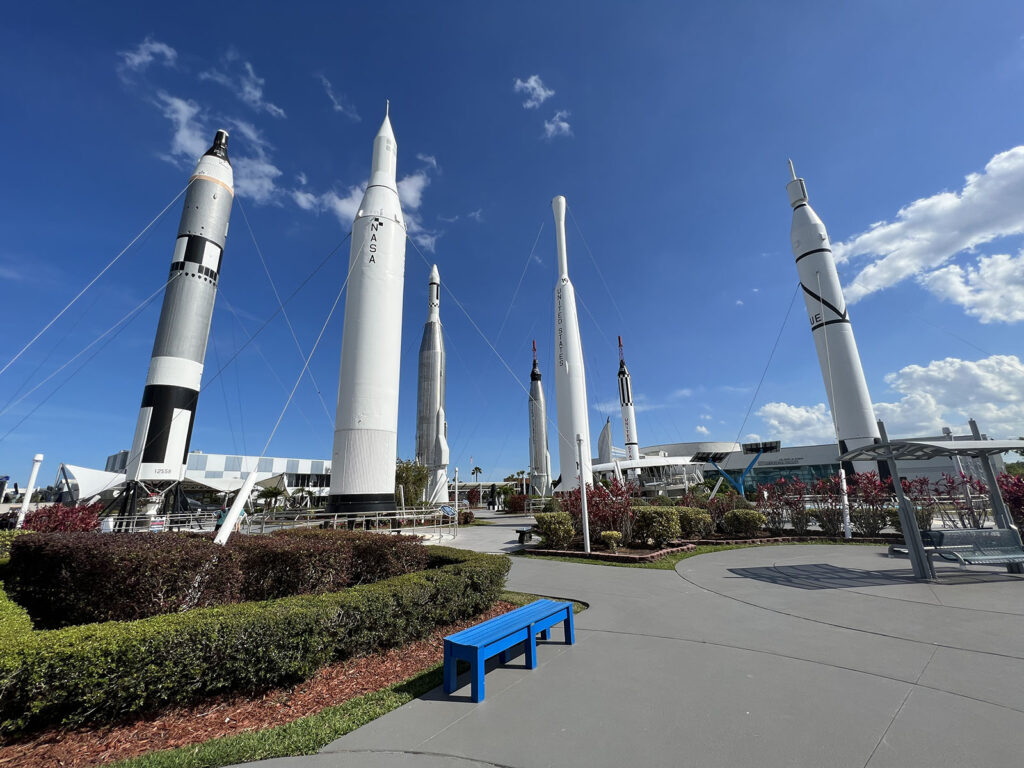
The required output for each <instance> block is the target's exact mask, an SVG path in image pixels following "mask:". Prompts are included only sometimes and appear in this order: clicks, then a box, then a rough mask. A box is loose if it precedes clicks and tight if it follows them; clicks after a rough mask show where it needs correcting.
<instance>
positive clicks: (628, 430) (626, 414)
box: [619, 336, 640, 461]
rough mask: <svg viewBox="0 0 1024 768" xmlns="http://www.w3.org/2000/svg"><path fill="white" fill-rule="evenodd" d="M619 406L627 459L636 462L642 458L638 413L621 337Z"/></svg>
mask: <svg viewBox="0 0 1024 768" xmlns="http://www.w3.org/2000/svg"><path fill="white" fill-rule="evenodd" d="M619 406H620V407H621V408H622V434H623V435H624V436H625V440H626V458H627V459H629V460H630V461H636V460H637V459H639V458H640V443H639V442H638V440H637V435H636V412H635V410H634V409H633V384H632V382H631V381H630V378H629V369H627V368H626V358H625V357H624V356H623V354H622V337H621V336H619Z"/></svg>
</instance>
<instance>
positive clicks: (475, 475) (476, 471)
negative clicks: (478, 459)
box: [469, 467, 484, 480]
mask: <svg viewBox="0 0 1024 768" xmlns="http://www.w3.org/2000/svg"><path fill="white" fill-rule="evenodd" d="M483 473H484V471H483V470H482V469H480V467H473V471H472V472H470V473H469V474H471V475H472V476H473V479H474V480H476V479H477V478H479V477H480V475H482V474H483Z"/></svg>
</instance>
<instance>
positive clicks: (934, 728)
mask: <svg viewBox="0 0 1024 768" xmlns="http://www.w3.org/2000/svg"><path fill="white" fill-rule="evenodd" d="M939 570H940V574H941V576H940V578H941V581H942V583H940V584H931V585H928V584H921V583H917V582H914V581H913V580H912V579H910V577H909V575H910V568H909V564H908V563H907V561H905V560H890V559H888V558H886V557H885V555H884V550H883V549H882V548H880V547H879V548H875V547H865V546H817V545H814V546H780V547H760V548H753V549H742V550H731V551H726V552H719V553H714V554H710V555H702V556H699V557H695V558H692V559H689V560H684V561H682V562H681V563H680V564H679V566H678V568H677V570H676V571H675V572H672V571H653V570H642V569H627V568H611V567H604V566H599V565H575V564H569V563H559V562H547V561H543V560H524V559H516V560H515V561H514V565H513V568H512V572H511V574H510V578H509V584H508V586H509V588H510V589H516V590H521V591H525V592H535V593H537V594H543V595H553V596H561V597H573V598H576V599H580V600H583V601H585V602H587V603H589V604H590V606H591V607H590V609H589V610H587V611H585V612H584V613H582V614H579V615H578V616H577V620H576V638H577V639H576V644H575V645H573V646H565V645H562V644H561V643H560V642H559V640H560V639H561V632H560V630H556V631H555V632H554V633H553V640H552V642H551V643H547V644H545V643H542V644H540V648H539V650H538V657H539V666H538V668H537V669H535V670H532V671H530V670H526V669H524V668H523V666H522V657H519V658H518V659H514V660H513V661H512V662H511V663H510V664H509V665H507V666H505V667H499V668H496V669H494V670H493V671H491V672H489V673H488V674H487V680H486V685H487V695H486V699H485V700H484V701H483V702H481V703H480V704H473V703H471V702H470V701H469V700H468V697H469V686H468V683H469V681H468V675H464V676H463V677H462V678H460V682H461V683H464V687H463V688H460V689H459V690H458V691H457V692H456V694H455V695H454V696H451V697H447V696H445V695H443V693H442V692H441V691H440V689H438V690H434V691H432V692H430V693H429V694H427V695H426V696H424V697H422V698H421V699H418V700H416V701H414V702H411V703H409V704H407V705H405V706H404V707H401V708H399V709H397V710H395V711H394V712H392V713H391V714H389V715H386V716H385V717H382V718H380V719H378V720H376V721H374V722H372V723H370V724H368V725H366V726H364V727H363V728H360V729H358V730H356V731H354V732H352V733H350V734H348V735H347V736H344V737H342V738H340V739H338V740H337V741H335V742H333V743H331V744H329V745H327V746H326V747H325V748H324V750H323V751H322V752H321V753H320V754H319V755H315V756H311V757H302V758H283V759H276V760H269V761H264V762H261V763H254V764H252V765H258V766H260V767H261V768H321V767H326V766H360V767H362V768H396V767H405V766H417V767H420V768H424V767H426V768H434V767H435V766H515V767H517V768H518V767H519V766H523V767H524V768H525V767H526V766H640V765H644V766H647V765H651V766H701V767H704V766H721V767H722V768H742V767H744V766H757V768H768V767H770V766H780V767H781V766H786V767H789V766H813V767H814V768H820V767H822V766H830V767H831V766H836V767H839V768H845V767H846V766H849V767H850V768H885V767H890V766H891V767H892V768H897V767H900V768H913V767H914V766H922V767H924V766H929V767H931V766H937V765H941V766H944V767H946V768H949V767H952V766H964V767H965V768H967V767H971V768H974V767H975V766H999V765H1017V764H1019V763H1020V760H1021V755H1022V754H1024V577H1020V576H1011V575H1008V574H1005V573H1002V572H1000V571H999V570H997V569H995V568H989V569H985V568H976V569H972V570H971V571H970V572H966V573H964V572H960V571H958V570H956V569H955V568H953V569H949V568H942V567H940V569H939Z"/></svg>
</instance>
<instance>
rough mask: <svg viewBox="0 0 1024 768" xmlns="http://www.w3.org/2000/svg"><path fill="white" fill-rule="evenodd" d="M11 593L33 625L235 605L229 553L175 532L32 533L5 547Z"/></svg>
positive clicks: (236, 574)
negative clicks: (8, 556) (8, 550)
mask: <svg viewBox="0 0 1024 768" xmlns="http://www.w3.org/2000/svg"><path fill="white" fill-rule="evenodd" d="M8 567H9V569H10V572H11V573H12V579H11V581H10V587H11V591H12V593H13V595H14V597H15V599H16V600H17V601H18V603H20V604H21V605H22V606H23V607H24V608H25V609H26V610H27V611H28V612H29V615H31V616H32V620H33V621H34V622H35V624H36V626H37V627H40V628H53V627H59V626H64V625H67V624H87V623H90V622H94V621H110V620H132V619H141V618H145V617H146V616H155V615H157V614H161V613H176V612H178V611H183V610H187V609H189V608H200V607H207V606H213V605H221V604H223V603H232V602H236V601H237V600H238V598H239V586H240V584H241V576H242V574H241V571H240V570H239V568H238V563H237V560H236V558H235V556H234V553H233V552H232V551H231V550H228V551H225V550H224V549H223V548H222V547H219V546H217V545H216V544H214V543H213V540H212V539H210V538H207V537H201V536H190V535H187V534H177V533H159V534H157V533H125V534H102V533H35V534H30V535H27V536H19V537H18V538H17V539H15V540H14V541H13V542H12V544H11V561H10V565H9V566H8Z"/></svg>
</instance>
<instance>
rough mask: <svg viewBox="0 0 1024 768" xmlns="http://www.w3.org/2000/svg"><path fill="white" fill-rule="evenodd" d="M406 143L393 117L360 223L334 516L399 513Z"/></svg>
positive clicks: (345, 342)
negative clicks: (401, 166) (401, 149)
mask: <svg viewBox="0 0 1024 768" xmlns="http://www.w3.org/2000/svg"><path fill="white" fill-rule="evenodd" d="M397 172H398V142H397V141H396V140H395V134H394V131H392V129H391V120H390V118H389V117H388V115H387V114H385V116H384V122H383V123H382V124H381V126H380V130H379V131H378V132H377V136H376V138H375V139H374V140H373V163H372V166H371V171H370V183H369V185H368V186H367V187H366V192H365V194H364V195H363V200H362V202H361V203H360V204H359V210H358V211H357V213H356V217H355V220H354V221H353V222H352V245H351V249H350V251H349V273H348V275H349V277H348V288H347V289H346V290H347V293H346V295H345V327H344V330H343V331H342V338H341V373H340V375H339V379H338V412H337V417H336V418H335V421H334V452H333V455H332V457H333V460H332V462H331V493H330V496H329V497H328V499H327V513H328V514H341V515H347V514H372V513H375V512H393V511H394V510H395V460H396V458H397V455H398V376H399V369H400V367H401V362H402V294H403V290H404V287H405V219H404V218H403V216H402V206H401V205H400V203H399V201H398V182H397Z"/></svg>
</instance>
